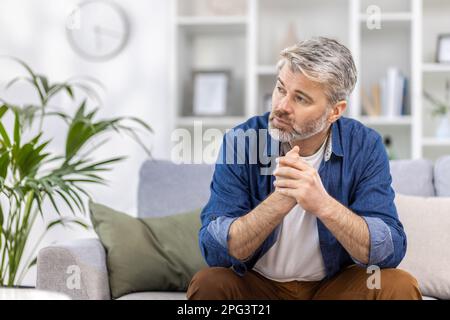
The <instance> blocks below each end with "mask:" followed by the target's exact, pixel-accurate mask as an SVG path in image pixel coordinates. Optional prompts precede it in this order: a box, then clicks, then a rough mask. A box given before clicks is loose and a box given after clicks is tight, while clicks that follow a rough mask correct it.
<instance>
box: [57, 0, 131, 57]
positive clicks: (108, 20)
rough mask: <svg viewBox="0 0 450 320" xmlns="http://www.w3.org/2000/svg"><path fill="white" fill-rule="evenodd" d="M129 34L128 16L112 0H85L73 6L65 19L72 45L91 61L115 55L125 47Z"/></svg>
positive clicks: (67, 33)
mask: <svg viewBox="0 0 450 320" xmlns="http://www.w3.org/2000/svg"><path fill="white" fill-rule="evenodd" d="M129 34H130V23H129V20H128V17H127V15H126V13H125V11H124V10H123V9H122V7H120V6H119V5H118V4H117V3H115V2H113V1H105V0H88V1H84V2H82V3H81V4H79V5H78V6H76V7H75V9H73V10H72V12H71V13H70V14H69V16H68V17H67V21H66V35H67V39H68V41H69V43H70V45H71V47H72V48H73V50H74V51H75V52H76V53H78V54H79V55H80V56H82V57H83V58H85V59H88V60H92V61H105V60H108V59H111V58H113V57H115V56H116V55H118V54H119V53H120V52H121V51H122V50H123V49H124V48H125V46H126V44H127V42H128V39H129Z"/></svg>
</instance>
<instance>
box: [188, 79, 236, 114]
mask: <svg viewBox="0 0 450 320" xmlns="http://www.w3.org/2000/svg"><path fill="white" fill-rule="evenodd" d="M230 74H231V73H230V71H194V73H193V78H194V79H193V80H194V81H193V84H194V89H193V108H192V111H193V114H194V115H196V116H206V115H208V116H211V115H215V116H218V115H224V114H226V111H227V97H228V94H229V86H230V83H229V82H230Z"/></svg>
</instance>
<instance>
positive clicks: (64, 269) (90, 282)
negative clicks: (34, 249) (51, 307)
mask: <svg viewBox="0 0 450 320" xmlns="http://www.w3.org/2000/svg"><path fill="white" fill-rule="evenodd" d="M36 288H37V289H41V290H49V291H56V292H62V293H65V294H67V295H69V296H70V297H71V298H72V299H92V300H107V299H111V293H110V289H109V281H108V270H107V267H106V254H105V249H104V248H103V246H102V244H101V242H100V240H99V239H96V238H92V239H79V240H72V241H69V242H64V243H58V244H55V245H51V246H49V247H46V248H43V249H41V250H40V251H39V253H38V259H37V281H36Z"/></svg>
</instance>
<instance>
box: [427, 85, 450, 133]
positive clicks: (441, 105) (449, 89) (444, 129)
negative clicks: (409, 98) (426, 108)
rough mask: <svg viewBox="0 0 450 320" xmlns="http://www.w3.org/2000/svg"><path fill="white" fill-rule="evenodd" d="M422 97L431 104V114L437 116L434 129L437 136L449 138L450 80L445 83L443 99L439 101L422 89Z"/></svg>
mask: <svg viewBox="0 0 450 320" xmlns="http://www.w3.org/2000/svg"><path fill="white" fill-rule="evenodd" d="M423 95H424V97H425V98H426V99H427V100H428V102H430V103H431V105H432V106H433V107H432V109H431V115H432V116H433V117H435V118H438V121H439V125H438V127H437V129H436V137H437V138H450V80H449V79H447V81H446V83H445V101H441V100H439V99H437V98H436V97H434V96H432V95H431V94H430V93H428V92H426V91H424V93H423Z"/></svg>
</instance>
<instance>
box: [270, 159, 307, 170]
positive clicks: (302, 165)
mask: <svg viewBox="0 0 450 320" xmlns="http://www.w3.org/2000/svg"><path fill="white" fill-rule="evenodd" d="M278 164H279V165H282V166H289V167H291V168H294V169H298V170H301V171H309V170H311V169H312V167H311V166H310V165H309V164H307V163H306V162H305V161H304V160H302V159H300V158H299V159H292V158H288V157H281V158H279V160H278Z"/></svg>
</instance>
